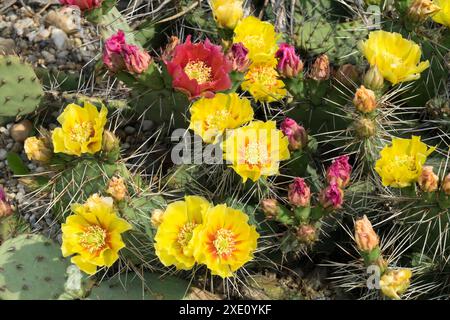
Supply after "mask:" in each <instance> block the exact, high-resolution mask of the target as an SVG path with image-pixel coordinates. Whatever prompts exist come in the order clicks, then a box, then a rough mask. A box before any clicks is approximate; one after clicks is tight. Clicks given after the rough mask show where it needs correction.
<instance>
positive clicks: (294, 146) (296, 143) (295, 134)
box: [280, 118, 308, 150]
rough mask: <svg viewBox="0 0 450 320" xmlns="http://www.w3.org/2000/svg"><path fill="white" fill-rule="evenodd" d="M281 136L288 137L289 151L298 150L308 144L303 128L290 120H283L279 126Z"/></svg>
mask: <svg viewBox="0 0 450 320" xmlns="http://www.w3.org/2000/svg"><path fill="white" fill-rule="evenodd" d="M280 129H281V131H282V132H283V134H284V135H285V136H286V137H288V140H289V149H291V150H299V149H302V148H304V147H306V145H307V144H308V134H307V133H306V130H305V128H303V127H302V126H301V125H299V124H298V123H297V122H296V121H295V120H293V119H291V118H285V119H284V120H283V122H282V123H281V126H280Z"/></svg>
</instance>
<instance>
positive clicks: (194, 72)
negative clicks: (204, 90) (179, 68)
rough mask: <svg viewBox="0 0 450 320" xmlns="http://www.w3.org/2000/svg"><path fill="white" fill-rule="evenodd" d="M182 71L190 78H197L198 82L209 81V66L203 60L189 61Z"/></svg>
mask: <svg viewBox="0 0 450 320" xmlns="http://www.w3.org/2000/svg"><path fill="white" fill-rule="evenodd" d="M184 72H185V73H186V75H187V76H188V78H189V79H190V80H197V83H198V84H203V83H206V82H209V81H211V67H209V66H208V65H207V64H206V63H205V62H203V61H191V62H189V63H188V64H187V65H186V66H185V67H184Z"/></svg>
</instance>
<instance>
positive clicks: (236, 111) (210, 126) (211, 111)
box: [189, 93, 253, 143]
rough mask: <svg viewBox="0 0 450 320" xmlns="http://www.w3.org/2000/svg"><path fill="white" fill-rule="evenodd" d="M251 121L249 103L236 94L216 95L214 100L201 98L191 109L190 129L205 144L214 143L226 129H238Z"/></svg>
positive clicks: (251, 115)
mask: <svg viewBox="0 0 450 320" xmlns="http://www.w3.org/2000/svg"><path fill="white" fill-rule="evenodd" d="M251 120H253V109H252V106H251V104H250V101H249V100H248V99H246V98H239V96H238V95H237V94H236V93H230V94H224V93H217V94H216V95H215V96H214V98H211V99H208V98H201V99H199V100H197V101H196V102H194V104H193V105H192V107H191V124H190V126H189V128H190V129H192V130H194V132H195V133H196V134H198V135H199V136H200V137H202V139H203V141H205V142H206V143H214V142H215V141H216V140H217V138H218V137H219V136H220V135H222V134H223V132H224V131H225V130H226V129H234V128H237V127H240V126H241V125H243V124H244V123H246V122H248V121H251Z"/></svg>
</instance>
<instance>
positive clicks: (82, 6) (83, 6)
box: [59, 0, 103, 11]
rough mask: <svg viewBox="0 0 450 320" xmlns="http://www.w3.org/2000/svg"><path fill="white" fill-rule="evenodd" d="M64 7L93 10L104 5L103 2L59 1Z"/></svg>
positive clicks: (94, 0)
mask: <svg viewBox="0 0 450 320" xmlns="http://www.w3.org/2000/svg"><path fill="white" fill-rule="evenodd" d="M59 2H60V3H61V4H63V5H68V6H77V7H78V8H80V10H82V11H85V10H92V9H95V8H98V7H100V6H101V5H102V2H103V0H59Z"/></svg>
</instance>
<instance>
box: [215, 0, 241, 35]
mask: <svg viewBox="0 0 450 320" xmlns="http://www.w3.org/2000/svg"><path fill="white" fill-rule="evenodd" d="M242 3H243V1H242V0H211V8H212V11H213V15H214V19H215V20H216V23H217V25H219V27H221V28H227V29H234V28H235V27H236V25H237V24H238V22H239V20H241V19H242V16H243V15H244V9H243V8H242Z"/></svg>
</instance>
